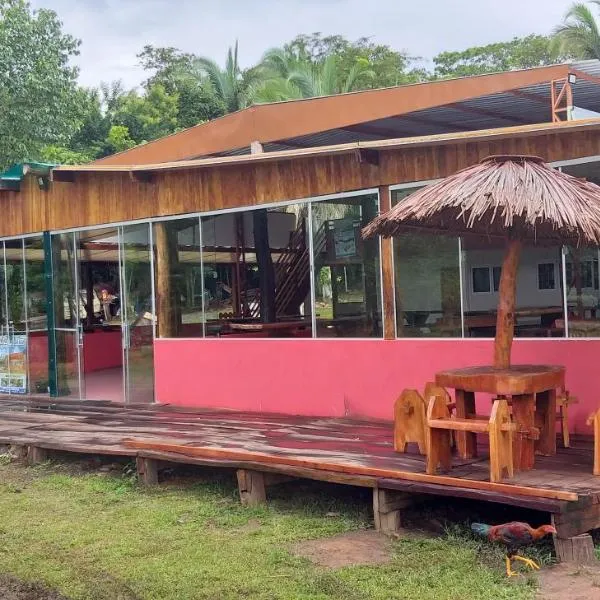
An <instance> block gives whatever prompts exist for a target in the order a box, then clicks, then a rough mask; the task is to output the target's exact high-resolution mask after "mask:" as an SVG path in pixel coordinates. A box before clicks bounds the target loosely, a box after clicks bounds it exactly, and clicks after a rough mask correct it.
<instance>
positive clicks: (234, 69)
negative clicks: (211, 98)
mask: <svg viewBox="0 0 600 600" xmlns="http://www.w3.org/2000/svg"><path fill="white" fill-rule="evenodd" d="M194 64H195V67H196V69H197V72H198V73H199V74H200V75H204V76H206V77H207V78H208V80H209V81H210V83H211V86H212V89H213V90H214V93H215V97H216V98H217V99H218V100H219V101H220V102H221V103H222V104H223V106H224V108H225V111H226V112H228V113H230V112H235V111H237V110H241V109H242V108H246V107H247V106H249V105H250V104H251V103H252V99H253V95H254V90H255V89H256V87H257V86H259V85H260V83H261V81H262V78H263V72H262V70H261V69H260V68H253V69H247V70H245V71H244V70H242V68H241V67H240V63H239V60H238V43H237V41H236V43H235V46H234V47H233V48H231V47H230V48H229V50H228V52H227V60H226V61H225V67H224V68H221V67H220V66H219V65H218V64H217V63H216V62H215V61H214V60H212V59H211V58H207V57H199V58H196V59H195V61H194Z"/></svg>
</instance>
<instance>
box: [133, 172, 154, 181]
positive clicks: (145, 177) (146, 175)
mask: <svg viewBox="0 0 600 600" xmlns="http://www.w3.org/2000/svg"><path fill="white" fill-rule="evenodd" d="M129 178H130V179H131V181H136V182H138V183H154V175H153V173H151V172H150V171H129Z"/></svg>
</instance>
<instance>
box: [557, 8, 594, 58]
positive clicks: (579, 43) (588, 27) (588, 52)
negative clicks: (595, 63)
mask: <svg viewBox="0 0 600 600" xmlns="http://www.w3.org/2000/svg"><path fill="white" fill-rule="evenodd" d="M590 4H595V5H596V6H597V7H600V0H592V2H590ZM554 40H555V44H556V45H557V48H558V50H559V51H560V52H561V53H563V54H567V55H570V56H573V57H574V58H579V59H589V58H596V59H600V25H599V24H598V22H597V21H596V19H595V18H594V15H593V14H592V11H591V8H590V6H588V5H587V4H584V3H583V2H576V3H575V4H573V5H572V6H571V8H570V9H569V12H568V13H567V14H566V15H565V18H564V22H563V24H562V25H559V26H558V27H557V28H556V29H555V31H554Z"/></svg>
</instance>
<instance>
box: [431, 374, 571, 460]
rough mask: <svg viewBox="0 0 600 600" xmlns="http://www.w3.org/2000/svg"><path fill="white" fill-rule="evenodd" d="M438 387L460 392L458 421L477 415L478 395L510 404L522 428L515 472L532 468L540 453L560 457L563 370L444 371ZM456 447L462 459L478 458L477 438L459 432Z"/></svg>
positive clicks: (515, 450)
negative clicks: (558, 433)
mask: <svg viewBox="0 0 600 600" xmlns="http://www.w3.org/2000/svg"><path fill="white" fill-rule="evenodd" d="M435 382H436V384H437V385H440V386H443V387H445V388H453V389H454V390H455V398H456V416H457V417H461V418H468V417H469V416H471V415H475V393H476V392H479V393H486V394H492V395H494V396H507V397H509V398H510V399H511V401H512V412H513V419H514V421H515V422H516V423H517V426H518V432H517V434H516V435H515V438H514V445H513V460H514V463H515V471H524V470H528V469H532V468H533V465H534V457H535V452H536V451H537V452H538V453H539V454H543V455H546V456H548V455H552V454H556V390H557V388H563V387H564V382H565V369H564V367H561V366H554V365H514V366H512V367H510V368H508V369H496V368H494V367H489V366H485V367H468V368H465V369H451V370H449V371H441V372H440V373H437V374H436V376H435ZM538 428H539V439H538V440H537V444H536V441H535V437H536V433H537V429H538ZM456 445H457V450H458V453H459V454H460V456H461V457H462V458H473V457H474V456H476V454H477V443H476V435H475V434H474V433H467V432H456Z"/></svg>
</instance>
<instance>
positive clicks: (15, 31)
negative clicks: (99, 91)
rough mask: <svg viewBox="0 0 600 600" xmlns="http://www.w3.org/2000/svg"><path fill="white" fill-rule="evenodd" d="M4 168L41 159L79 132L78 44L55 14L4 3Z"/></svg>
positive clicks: (0, 131) (0, 6)
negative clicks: (50, 147) (47, 150)
mask: <svg viewBox="0 0 600 600" xmlns="http://www.w3.org/2000/svg"><path fill="white" fill-rule="evenodd" d="M0 48H2V59H3V60H2V68H1V69H0V106H1V107H2V110H0V167H6V166H8V165H10V164H11V163H14V162H17V161H20V160H23V159H26V158H35V157H37V156H38V155H39V154H40V152H41V149H42V148H43V147H44V146H45V145H48V144H61V143H63V142H65V141H67V140H68V139H69V138H70V136H71V135H72V134H73V133H74V132H75V131H76V130H77V128H78V124H79V117H80V113H79V108H80V106H79V102H78V100H79V98H78V94H77V69H76V68H75V67H73V66H72V65H71V64H70V61H71V59H72V58H73V57H74V56H75V55H77V54H78V48H79V42H78V41H77V40H76V39H75V38H73V37H72V36H70V35H68V34H65V33H64V32H63V31H62V26H61V22H60V21H59V19H58V17H57V15H56V13H54V12H53V11H51V10H44V9H42V10H38V11H32V10H31V8H30V6H29V4H28V3H27V2H25V1H24V0H0Z"/></svg>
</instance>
